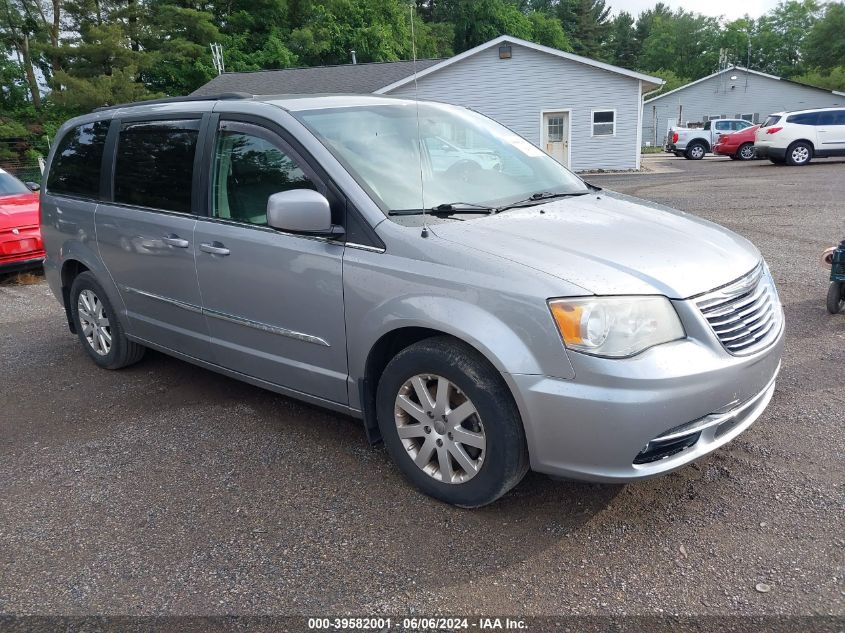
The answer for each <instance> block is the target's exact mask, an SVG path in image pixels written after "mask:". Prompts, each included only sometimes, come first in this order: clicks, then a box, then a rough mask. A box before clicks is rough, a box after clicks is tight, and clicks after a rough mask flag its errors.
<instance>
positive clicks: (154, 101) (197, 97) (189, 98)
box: [94, 92, 255, 112]
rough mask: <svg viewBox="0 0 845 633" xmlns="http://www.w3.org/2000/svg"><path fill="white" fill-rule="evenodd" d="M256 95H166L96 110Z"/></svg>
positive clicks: (243, 97) (231, 93) (242, 97)
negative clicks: (160, 97)
mask: <svg viewBox="0 0 845 633" xmlns="http://www.w3.org/2000/svg"><path fill="white" fill-rule="evenodd" d="M254 97H255V95H252V94H249V93H248V92H223V93H221V94H217V95H202V96H200V95H190V96H187V97H164V98H162V99H149V100H147V101H132V102H130V103H116V104H114V105H108V106H101V107H99V108H94V112H102V111H103V110H114V109H115V108H129V107H132V106H141V105H156V104H159V103H181V102H183V101H228V100H232V99H252V98H254Z"/></svg>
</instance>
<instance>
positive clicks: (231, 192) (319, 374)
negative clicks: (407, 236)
mask: <svg viewBox="0 0 845 633" xmlns="http://www.w3.org/2000/svg"><path fill="white" fill-rule="evenodd" d="M214 148H215V151H214V156H213V165H212V166H211V173H212V177H211V179H210V180H211V183H210V186H211V195H210V199H211V205H210V217H208V218H200V219H199V221H198V223H197V227H196V232H195V239H196V243H197V248H198V251H197V260H196V261H197V274H198V275H199V284H200V290H201V293H202V299H203V312H204V314H205V317H206V320H207V322H208V328H209V332H210V334H211V343H212V350H213V354H214V362H216V363H217V364H219V365H222V366H224V367H227V368H229V369H233V370H235V371H238V372H241V373H243V374H246V375H248V376H252V377H254V378H259V379H261V380H265V381H268V382H271V383H273V384H276V385H281V386H283V387H287V388H289V389H293V390H295V391H298V392H301V393H305V394H309V395H312V396H317V397H319V398H323V399H326V400H330V401H332V402H337V403H341V404H346V403H347V402H348V397H347V387H346V376H347V364H346V328H345V325H344V313H343V278H342V263H343V252H344V246H343V244H342V243H338V242H334V241H330V240H327V239H323V238H314V237H308V236H303V235H295V234H290V233H282V232H280V231H276V230H274V229H272V228H270V227H269V226H267V212H266V211H267V199H268V198H269V197H270V195H272V194H274V193H277V192H280V191H286V190H289V189H317V190H319V191H321V192H323V193H327V191H326V189H325V186H324V184H322V183H321V182H320V181H319V180H318V178H317V177H316V175H315V174H314V172H312V171H311V170H310V169H309V168H308V166H307V165H306V164H305V163H304V161H302V159H301V158H300V157H299V156H298V154H297V153H296V152H295V151H294V150H293V149H292V148H291V147H290V146H289V145H288V144H286V143H285V142H284V141H283V140H282V139H281V138H280V137H279V136H278V135H276V134H275V133H273V132H272V131H270V130H268V129H266V128H264V127H260V126H257V125H253V124H250V123H242V122H237V121H221V122H220V125H219V128H218V130H217V133H216V138H215V141H214ZM340 211H341V209H340V208H339V205H338V204H337V202H336V203H335V204H334V205H333V212H334V213H337V214H338V220H339V219H340Z"/></svg>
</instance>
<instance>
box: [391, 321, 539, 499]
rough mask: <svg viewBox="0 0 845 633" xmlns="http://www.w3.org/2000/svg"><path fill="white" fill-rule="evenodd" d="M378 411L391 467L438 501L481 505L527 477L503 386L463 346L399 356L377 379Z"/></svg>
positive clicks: (417, 348) (418, 347) (515, 415)
mask: <svg viewBox="0 0 845 633" xmlns="http://www.w3.org/2000/svg"><path fill="white" fill-rule="evenodd" d="M376 405H377V414H378V423H379V428H380V430H381V435H382V437H383V438H384V443H385V446H386V447H387V451H388V453H389V454H390V456H391V458H392V459H393V461H394V462H395V463H396V465H397V466H398V467H399V469H400V470H401V471H402V473H403V475H404V476H405V477H406V479H408V480H409V481H410V482H411V483H413V484H414V485H415V486H417V487H418V488H419V489H420V490H422V491H423V492H425V493H426V494H428V495H430V496H432V497H435V498H437V499H440V500H441V501H445V502H447V503H451V504H454V505H458V506H462V507H467V508H475V507H479V506H483V505H486V504H488V503H491V502H493V501H495V500H496V499H498V498H499V497H501V496H502V495H503V494H505V493H506V492H507V491H508V490H510V489H511V488H513V487H514V486H515V485H516V484H517V483H519V481H520V480H521V479H522V478H523V476H524V475H525V473H526V472H527V471H528V449H527V447H526V442H525V432H524V430H523V427H522V421H521V419H520V416H519V411H518V409H517V407H516V404H515V403H514V401H513V398H512V396H511V394H510V390H509V389H508V386H507V384H506V383H505V381H504V379H503V378H502V376H501V374H499V372H498V371H497V370H496V369H495V368H494V367H493V366H491V365H490V363H489V362H488V361H487V360H486V359H485V358H484V357H483V356H481V355H480V354H479V353H478V352H477V351H476V350H474V349H473V348H471V347H470V346H468V345H466V344H465V343H462V342H461V341H458V340H456V339H452V338H450V337H435V338H430V339H425V340H423V341H420V342H419V343H416V344H414V345H411V346H410V347H407V348H405V349H404V350H402V351H401V352H399V353H398V354H397V355H396V356H395V357H394V358H393V360H391V361H390V363H388V365H387V367H386V368H385V370H384V373H383V374H382V377H381V379H380V380H379V384H378V390H377V395H376Z"/></svg>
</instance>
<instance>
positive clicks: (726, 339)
mask: <svg viewBox="0 0 845 633" xmlns="http://www.w3.org/2000/svg"><path fill="white" fill-rule="evenodd" d="M772 318H773V317H772V313H771V312H769V313H767V314H766V315H765V317H764V318H763V320H762V321H761V320H760V319H758V320H757V322H756V323H755V324H754V325H753V326H749V327H746V328H745V329H744V330H743V331H742V332H740V333H739V334H736V335H734V336H722V335H721V334H719V338H720V339H721V341H722V343H724V344H725V345H727V346H728V347H730V346H731V345H733V344H734V342H735V341H739V340H741V339H744V338H748V337H749V336H752V335H753V334H754V333H755V332H757V330H760V329H762V328H763V327H765V325H766V324H767V323H768V322H769V321H771V320H772Z"/></svg>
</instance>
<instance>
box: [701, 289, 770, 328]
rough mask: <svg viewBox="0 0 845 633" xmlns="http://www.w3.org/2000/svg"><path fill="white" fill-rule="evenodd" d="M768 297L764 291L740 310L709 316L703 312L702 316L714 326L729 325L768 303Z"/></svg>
mask: <svg viewBox="0 0 845 633" xmlns="http://www.w3.org/2000/svg"><path fill="white" fill-rule="evenodd" d="M768 303H769V298H768V296H766V294H765V291H764V293H762V294H761V295H760V296H759V297H758V298H757V300H756V301H754V303H749V304H747V305H746V306H745V307H744V308H743V309H742V310H737V311H735V312H730V313H727V314H720V315H719V316H718V317H715V316H710V315H708V314H705V315H704V316H705V317H707V320H708V321H709V322H710V325H712V326H713V327H714V328H718V327H721V326H723V325H730V324H733V323H735V322H736V321H741V320H742V319H744V318H745V317H747V316H748V315H750V314H754V313H755V312H758V311H759V310H760V309H761V308H762V307H763V306H765V305H768Z"/></svg>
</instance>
